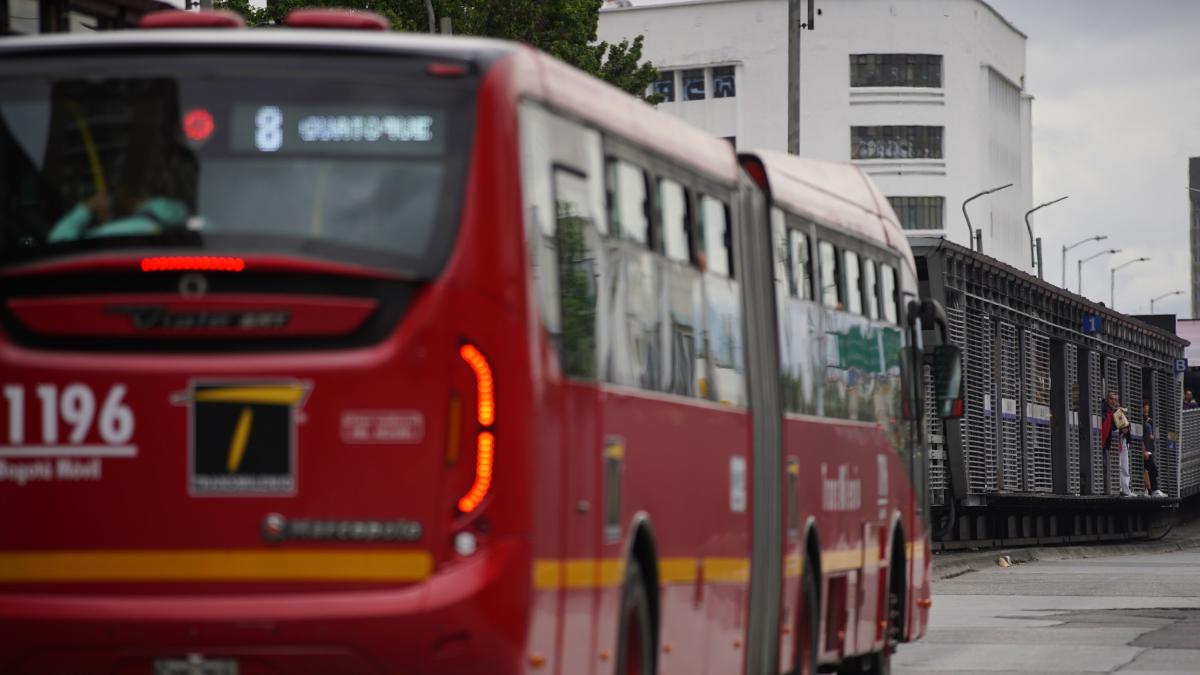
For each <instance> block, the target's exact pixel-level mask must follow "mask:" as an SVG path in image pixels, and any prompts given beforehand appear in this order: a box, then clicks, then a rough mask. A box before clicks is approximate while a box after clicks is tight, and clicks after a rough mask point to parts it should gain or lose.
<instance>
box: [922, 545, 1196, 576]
mask: <svg viewBox="0 0 1200 675" xmlns="http://www.w3.org/2000/svg"><path fill="white" fill-rule="evenodd" d="M1191 548H1200V536H1187V537H1179V538H1175V539H1164V540H1155V541H1140V542H1126V543H1119V544H1113V543H1102V544H1077V545H1065V546H1029V547H1023V548H1009V549H1002V548H997V549H991V550H986V551H971V552H969V553H938V554H934V557H933V580H934V581H940V580H943V579H952V578H954V577H957V576H962V575H964V574H967V573H970V572H977V571H979V570H983V569H988V568H991V567H996V565H997V563H996V561H997V559H999V558H1002V557H1005V556H1007V557H1008V559H1009V562H1011V563H1014V564H1015V563H1025V562H1033V561H1035V560H1079V559H1084V558H1101V557H1108V556H1121V555H1136V554H1139V553H1171V552H1174V551H1183V550H1186V549H1191Z"/></svg>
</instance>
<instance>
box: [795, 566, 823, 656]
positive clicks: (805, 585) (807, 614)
mask: <svg viewBox="0 0 1200 675" xmlns="http://www.w3.org/2000/svg"><path fill="white" fill-rule="evenodd" d="M797 613H798V614H799V616H798V617H797V625H796V640H797V644H796V675H816V673H817V650H818V649H819V647H818V646H817V645H819V644H820V642H819V640H820V632H819V631H820V628H821V597H820V595H818V593H817V570H816V569H815V568H814V567H813V564H812V562H811V561H807V560H806V561H805V562H804V573H803V575H802V576H801V578H800V606H799V608H798V609H797Z"/></svg>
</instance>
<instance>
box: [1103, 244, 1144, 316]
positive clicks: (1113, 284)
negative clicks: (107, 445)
mask: <svg viewBox="0 0 1200 675" xmlns="http://www.w3.org/2000/svg"><path fill="white" fill-rule="evenodd" d="M1147 260H1149V258H1146V257H1142V258H1134V259H1133V260H1130V261H1128V262H1125V263H1122V264H1120V265H1117V266H1116V267H1114V268H1112V270H1110V271H1109V276H1108V306H1109V307H1111V308H1112V309H1113V311H1114V312H1115V311H1116V310H1117V301H1116V288H1117V272H1120V271H1121V270H1122V269H1124V268H1126V267H1129V266H1130V265H1132V264H1133V263H1139V262H1146V261H1147Z"/></svg>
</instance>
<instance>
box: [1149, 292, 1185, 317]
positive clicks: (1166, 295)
mask: <svg viewBox="0 0 1200 675" xmlns="http://www.w3.org/2000/svg"><path fill="white" fill-rule="evenodd" d="M1172 295H1183V291H1171V292H1170V293H1163V294H1162V295H1160V296H1158V297H1157V298H1150V313H1151V314H1153V313H1154V303H1156V302H1158V301H1159V300H1162V299H1163V298H1169V297H1171V296H1172Z"/></svg>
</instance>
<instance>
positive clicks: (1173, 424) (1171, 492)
mask: <svg viewBox="0 0 1200 675" xmlns="http://www.w3.org/2000/svg"><path fill="white" fill-rule="evenodd" d="M1151 375H1152V376H1153V377H1154V401H1153V403H1152V404H1151V408H1150V415H1151V416H1152V417H1153V418H1154V429H1155V433H1157V435H1158V439H1157V447H1156V448H1155V449H1154V461H1155V462H1157V463H1158V481H1159V483H1161V484H1162V488H1161V489H1162V491H1163V492H1165V493H1167V495H1168V496H1171V497H1178V496H1179V412H1180V411H1179V388H1180V383H1179V379H1178V378H1176V377H1175V376H1174V375H1171V374H1169V373H1164V372H1162V371H1157V370H1156V371H1154V372H1153V373H1151Z"/></svg>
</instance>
